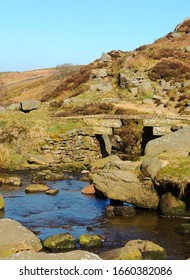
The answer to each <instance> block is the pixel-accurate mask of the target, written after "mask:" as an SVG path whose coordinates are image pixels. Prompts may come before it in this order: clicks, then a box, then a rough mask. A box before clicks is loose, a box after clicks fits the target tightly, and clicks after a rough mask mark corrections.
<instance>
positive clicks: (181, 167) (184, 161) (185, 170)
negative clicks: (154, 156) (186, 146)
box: [156, 153, 190, 194]
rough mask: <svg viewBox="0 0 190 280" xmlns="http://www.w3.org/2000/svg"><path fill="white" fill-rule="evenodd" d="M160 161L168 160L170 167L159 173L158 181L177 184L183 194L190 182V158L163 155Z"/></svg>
mask: <svg viewBox="0 0 190 280" xmlns="http://www.w3.org/2000/svg"><path fill="white" fill-rule="evenodd" d="M159 158H160V159H163V160H166V161H167V162H168V165H167V166H166V167H164V168H162V169H160V171H159V172H158V174H157V176H156V179H157V180H158V181H160V182H163V183H164V182H165V183H167V182H168V183H169V182H172V183H173V184H176V185H177V186H178V188H179V189H180V193H181V194H183V193H184V190H185V188H186V185H187V183H188V182H190V173H189V170H190V157H186V156H178V155H173V154H167V153H164V154H161V155H159Z"/></svg>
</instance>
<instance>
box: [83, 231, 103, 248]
mask: <svg viewBox="0 0 190 280" xmlns="http://www.w3.org/2000/svg"><path fill="white" fill-rule="evenodd" d="M79 243H80V245H81V247H85V248H91V247H101V246H102V244H103V241H102V238H101V237H100V236H98V235H97V234H82V235H81V236H80V238H79Z"/></svg>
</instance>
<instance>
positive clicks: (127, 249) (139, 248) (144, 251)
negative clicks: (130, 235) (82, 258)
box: [100, 239, 167, 260]
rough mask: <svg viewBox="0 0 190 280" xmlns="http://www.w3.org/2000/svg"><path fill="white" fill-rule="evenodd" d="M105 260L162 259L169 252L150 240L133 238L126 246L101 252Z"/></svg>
mask: <svg viewBox="0 0 190 280" xmlns="http://www.w3.org/2000/svg"><path fill="white" fill-rule="evenodd" d="M100 257H101V258H102V259H104V260H142V259H143V260H162V259H166V257H167V254H166V251H165V249H164V248H163V247H161V246H159V245H157V244H155V243H153V242H151V241H148V240H141V239H138V240H131V241H129V242H128V243H126V245H125V246H124V247H121V248H118V249H113V250H110V251H107V252H104V253H101V254H100Z"/></svg>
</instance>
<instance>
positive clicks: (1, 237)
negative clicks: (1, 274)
mask: <svg viewBox="0 0 190 280" xmlns="http://www.w3.org/2000/svg"><path fill="white" fill-rule="evenodd" d="M41 249H42V244H41V242H40V239H39V238H38V237H37V236H35V234H34V233H33V232H31V231H30V230H28V229H27V228H26V227H24V226H22V225H21V224H20V223H19V222H16V221H14V220H11V219H2V220H0V258H4V257H8V256H10V255H11V254H14V253H17V252H20V251H24V250H29V251H33V252H38V251H40V250H41Z"/></svg>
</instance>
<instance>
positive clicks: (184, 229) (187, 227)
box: [179, 223, 190, 234]
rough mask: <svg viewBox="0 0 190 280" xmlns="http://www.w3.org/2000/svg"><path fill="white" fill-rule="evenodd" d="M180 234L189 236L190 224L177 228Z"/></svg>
mask: <svg viewBox="0 0 190 280" xmlns="http://www.w3.org/2000/svg"><path fill="white" fill-rule="evenodd" d="M179 231H180V233H184V234H190V223H184V224H181V225H180V226H179Z"/></svg>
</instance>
